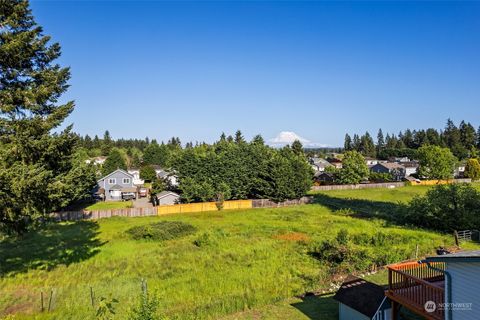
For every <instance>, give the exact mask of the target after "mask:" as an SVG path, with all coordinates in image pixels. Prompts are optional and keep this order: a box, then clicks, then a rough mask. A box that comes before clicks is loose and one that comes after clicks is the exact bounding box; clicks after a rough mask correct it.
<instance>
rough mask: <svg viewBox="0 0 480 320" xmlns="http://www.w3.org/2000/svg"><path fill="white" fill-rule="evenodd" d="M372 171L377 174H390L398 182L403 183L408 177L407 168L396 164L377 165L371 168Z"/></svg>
mask: <svg viewBox="0 0 480 320" xmlns="http://www.w3.org/2000/svg"><path fill="white" fill-rule="evenodd" d="M370 171H371V172H376V173H390V174H391V175H392V177H393V179H394V180H396V181H401V180H402V179H404V178H405V177H406V176H407V174H406V169H405V167H404V166H403V165H401V164H399V163H396V162H386V163H377V164H376V165H374V166H373V167H371V168H370Z"/></svg>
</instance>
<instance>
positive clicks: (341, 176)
mask: <svg viewBox="0 0 480 320" xmlns="http://www.w3.org/2000/svg"><path fill="white" fill-rule="evenodd" d="M368 174H369V170H368V166H367V164H366V162H365V158H364V157H363V156H362V155H361V154H360V153H359V152H357V151H347V152H345V154H344V156H343V160H342V169H341V170H339V172H338V181H339V182H340V183H342V184H355V183H360V182H361V181H363V180H365V179H367V178H368Z"/></svg>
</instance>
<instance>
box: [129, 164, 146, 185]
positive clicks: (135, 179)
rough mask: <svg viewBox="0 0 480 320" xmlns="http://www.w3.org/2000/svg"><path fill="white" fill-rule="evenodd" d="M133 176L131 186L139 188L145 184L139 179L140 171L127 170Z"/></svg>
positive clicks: (134, 169) (135, 169)
mask: <svg viewBox="0 0 480 320" xmlns="http://www.w3.org/2000/svg"><path fill="white" fill-rule="evenodd" d="M127 172H128V173H130V174H131V175H132V176H133V184H134V185H136V186H141V185H143V184H144V183H145V180H143V179H140V169H137V168H130V169H128V170H127Z"/></svg>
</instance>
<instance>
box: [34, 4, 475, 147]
mask: <svg viewBox="0 0 480 320" xmlns="http://www.w3.org/2000/svg"><path fill="white" fill-rule="evenodd" d="M32 8H33V13H34V15H35V17H36V19H37V22H38V23H40V24H41V25H42V26H43V27H44V29H45V33H46V34H49V35H51V36H52V38H53V40H55V41H58V42H60V44H61V46H62V52H63V55H62V57H61V61H60V62H61V63H62V64H63V65H68V66H70V67H71V71H72V80H71V81H70V84H71V88H70V90H69V91H68V93H67V94H66V95H65V98H66V99H74V100H75V101H76V110H75V111H74V113H73V114H72V115H71V117H70V118H69V119H68V121H69V122H73V123H74V128H75V130H76V131H77V132H79V133H81V134H87V133H88V134H90V135H92V136H93V135H95V134H99V135H101V134H103V132H104V131H105V129H108V130H110V132H111V134H112V136H113V137H115V138H120V137H132V138H133V137H138V138H143V137H145V136H149V137H151V138H157V139H159V140H163V139H168V138H169V137H171V136H179V137H180V138H181V139H182V141H183V142H186V141H190V140H193V141H196V140H199V141H203V140H205V141H208V142H210V141H213V140H214V139H216V138H217V137H218V136H219V135H220V133H221V132H222V131H225V132H226V133H233V132H234V131H235V130H236V129H241V130H242V131H243V132H244V134H245V136H246V137H247V138H250V137H252V136H253V135H255V134H257V133H260V134H262V135H263V136H264V138H265V139H267V140H268V139H270V138H273V137H275V136H276V135H277V134H278V133H279V132H281V131H292V132H295V133H296V134H298V135H300V136H301V137H304V138H306V139H308V140H309V141H311V142H312V143H319V144H328V145H333V146H337V145H342V144H343V137H344V135H345V133H346V132H350V133H354V132H364V131H365V130H368V131H370V133H371V134H372V135H374V136H376V132H377V130H378V128H379V127H382V128H383V129H384V131H389V132H398V131H399V130H402V129H404V128H406V127H410V128H412V129H414V128H427V127H434V128H442V127H443V126H444V124H445V121H446V119H447V118H449V117H450V118H452V119H453V120H454V121H455V122H458V121H460V120H461V119H465V120H468V121H470V122H472V123H473V124H474V125H475V126H478V125H479V124H480V119H479V117H480V18H479V17H480V2H438V3H435V2H422V3H416V2H400V3H397V2H354V3H347V2H310V1H305V2H283V1H282V2H258V1H250V2H230V1H229V2H218V1H217V2H182V1H180V2H163V1H150V2H140V1H136V2H125V1H93V2H86V1H33V2H32Z"/></svg>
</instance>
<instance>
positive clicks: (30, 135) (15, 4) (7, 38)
mask: <svg viewBox="0 0 480 320" xmlns="http://www.w3.org/2000/svg"><path fill="white" fill-rule="evenodd" d="M59 56H60V46H59V44H58V43H53V44H51V43H50V37H48V36H45V35H44V34H43V30H42V28H41V27H40V26H39V25H37V24H36V22H35V21H34V18H33V16H32V13H31V10H30V9H29V6H28V1H25V0H1V1H0V227H3V228H5V229H8V230H10V231H15V232H18V233H20V232H23V231H25V230H26V229H27V227H28V225H29V224H30V223H31V222H32V221H34V220H35V219H36V218H38V217H39V216H42V215H44V214H48V213H50V212H51V211H53V210H57V209H59V208H61V207H62V206H65V205H68V204H69V203H71V202H72V201H75V200H78V199H81V198H83V197H85V196H86V195H87V193H88V192H89V191H90V188H91V187H93V186H94V184H95V176H94V174H93V171H92V170H90V167H88V166H86V165H85V162H84V161H83V162H82V161H78V162H76V160H75V157H74V152H75V149H76V148H75V147H76V146H75V144H76V141H77V137H76V136H75V135H74V134H73V133H72V132H71V129H72V127H71V126H68V127H67V128H66V129H65V130H63V131H61V132H59V133H53V131H54V129H56V128H58V127H59V126H60V125H61V124H62V123H63V121H64V120H65V118H66V117H67V116H68V115H69V114H70V113H71V112H72V110H73V108H74V102H73V101H69V102H67V103H65V104H59V103H58V100H59V98H60V96H61V95H62V93H64V92H65V91H66V90H67V88H68V84H67V81H68V80H69V79H70V71H69V69H68V68H62V67H60V66H59V65H58V64H56V63H54V61H55V60H56V59H57V58H58V57H59Z"/></svg>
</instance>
